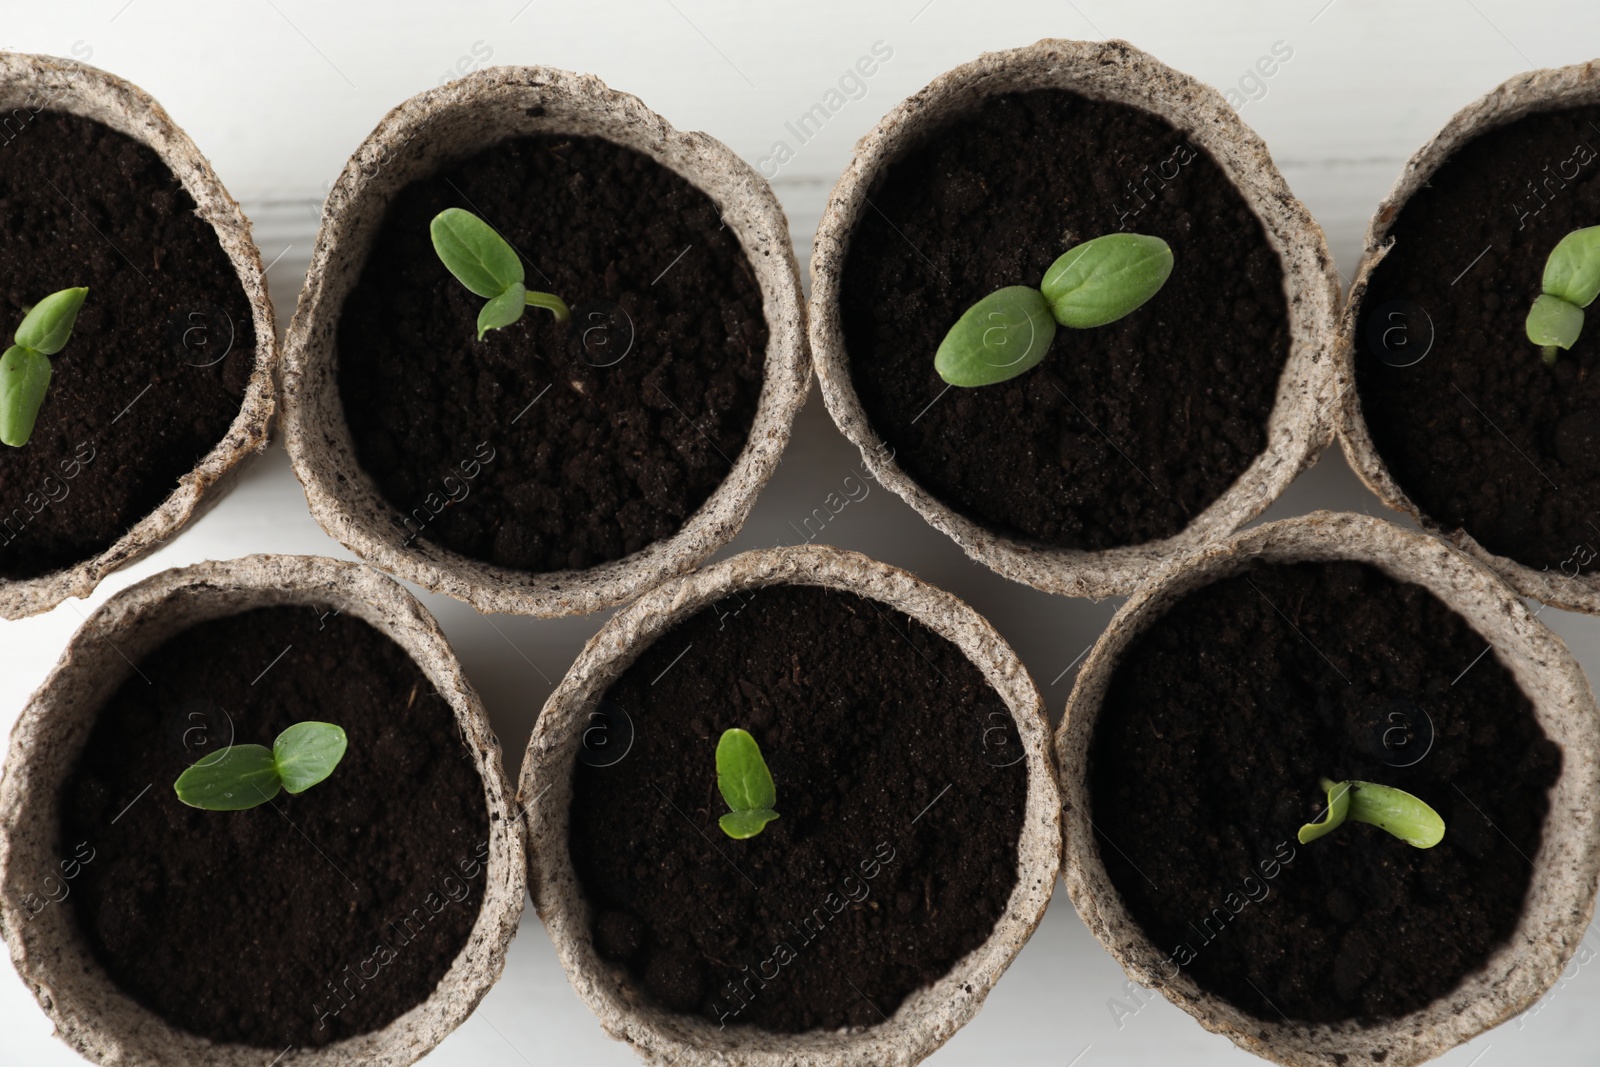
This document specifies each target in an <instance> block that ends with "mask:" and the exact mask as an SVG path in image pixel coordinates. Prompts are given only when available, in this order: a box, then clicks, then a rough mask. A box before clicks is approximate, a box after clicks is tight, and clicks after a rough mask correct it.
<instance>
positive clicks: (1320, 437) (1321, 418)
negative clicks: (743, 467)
mask: <svg viewBox="0 0 1600 1067" xmlns="http://www.w3.org/2000/svg"><path fill="white" fill-rule="evenodd" d="M1039 88H1063V89H1070V90H1073V91H1076V92H1080V93H1083V94H1085V95H1089V96H1093V97H1096V98H1100V99H1108V100H1113V101H1117V102H1120V103H1123V104H1127V105H1129V106H1133V107H1137V108H1139V109H1141V110H1143V111H1147V112H1150V113H1153V114H1155V115H1157V116H1158V117H1160V118H1162V119H1165V120H1166V121H1168V122H1170V123H1171V124H1172V125H1173V126H1174V127H1175V128H1176V129H1177V131H1178V132H1179V133H1180V134H1181V135H1183V136H1185V137H1186V139H1187V140H1188V141H1190V142H1191V143H1193V144H1196V145H1198V146H1200V147H1201V148H1204V149H1205V150H1206V151H1207V152H1208V153H1209V154H1210V155H1211V157H1212V158H1213V159H1214V160H1215V161H1216V162H1217V164H1218V165H1219V166H1220V167H1221V168H1222V170H1223V172H1224V173H1225V174H1227V175H1228V176H1229V177H1230V178H1231V179H1232V180H1233V183H1234V186H1235V188H1237V189H1238V191H1239V193H1240V195H1241V196H1242V197H1243V198H1244V200H1245V202H1246V203H1247V204H1248V205H1249V206H1250V208H1251V210H1252V211H1254V213H1255V214H1256V216H1257V218H1258V219H1259V220H1260V221H1261V224H1262V228H1263V230H1264V231H1265V233H1266V236H1267V240H1268V243H1269V244H1270V245H1271V246H1272V248H1273V249H1274V251H1276V252H1277V254H1278V258H1279V260H1280V262H1281V263H1282V265H1283V270H1284V290H1285V295H1286V296H1287V298H1288V308H1289V338H1290V345H1289V355H1288V358H1287V360H1286V361H1285V364H1284V369H1283V372H1282V374H1281V375H1280V377H1279V380H1278V388H1277V393H1276V398H1275V400H1274V403H1273V408H1272V412H1271V414H1270V416H1269V417H1268V423H1267V431H1268V432H1267V444H1266V447H1265V448H1264V449H1263V450H1262V452H1261V453H1260V454H1259V455H1258V456H1256V458H1255V460H1254V461H1253V462H1252V463H1251V464H1250V466H1249V467H1248V468H1246V470H1245V471H1244V473H1243V474H1241V475H1240V476H1239V478H1238V479H1236V480H1235V481H1234V483H1233V484H1232V485H1231V486H1230V487H1229V488H1228V489H1227V491H1225V492H1224V493H1223V494H1222V495H1221V496H1219V497H1218V498H1217V499H1216V500H1214V501H1212V503H1211V504H1210V505H1209V506H1207V507H1206V508H1205V510H1203V511H1202V512H1201V513H1200V514H1199V515H1197V516H1196V517H1195V518H1194V519H1192V520H1191V521H1190V522H1189V524H1188V525H1187V526H1186V527H1184V529H1183V530H1182V531H1180V532H1179V533H1177V534H1174V535H1173V536H1171V537H1167V538H1162V539H1159V540H1155V541H1148V542H1145V543H1143V544H1137V545H1123V546H1118V547H1115V548H1110V549H1103V550H1098V551H1085V550H1079V549H1064V548H1051V547H1045V546H1042V545H1038V544H1034V543H1030V542H1027V541H1023V540H1019V539H1014V538H1012V537H1010V536H1004V535H1001V534H998V533H995V532H993V531H991V530H989V529H988V528H986V527H984V526H982V525H981V524H979V523H977V522H975V521H973V520H972V519H969V518H967V517H965V516H964V515H961V514H960V513H958V512H957V511H956V510H955V509H953V508H952V507H950V506H949V505H947V504H945V503H943V502H941V501H940V500H938V499H936V498H935V497H934V496H933V495H932V494H930V493H929V492H928V491H927V490H925V489H923V488H922V487H921V486H920V485H918V484H917V483H916V482H915V481H913V480H912V479H911V478H910V477H909V476H908V475H907V474H906V473H905V471H904V470H902V469H901V467H900V466H899V464H898V463H896V462H895V461H894V458H893V449H892V448H890V447H889V446H888V445H887V444H886V443H885V442H884V441H883V440H882V438H881V437H880V436H879V435H878V433H877V431H876V430H874V429H873V427H872V425H871V423H870V421H869V419H868V417H867V414H866V411H865V409H864V408H863V407H862V404H861V401H860V398H859V397H858V396H857V395H856V391H855V387H854V385H853V383H852V382H851V378H850V367H849V357H848V354H847V353H846V351H845V342H844V331H843V326H842V323H841V321H840V313H839V292H840V287H841V281H842V276H843V272H844V266H845V261H846V259H847V257H848V252H849V244H850V235H851V232H852V230H853V229H854V226H855V222H856V220H857V218H858V217H859V216H860V214H861V212H862V210H863V205H864V204H865V203H866V201H867V193H868V191H869V190H870V189H871V187H872V184H873V182H874V181H875V180H876V179H877V177H878V175H879V174H880V173H881V172H882V171H883V169H884V168H885V167H886V166H888V165H889V164H890V163H892V162H893V161H894V160H895V159H896V158H897V157H898V156H899V154H900V153H901V152H902V151H903V150H904V149H906V148H907V147H909V146H910V145H913V144H915V143H916V142H917V140H918V138H919V137H920V134H921V131H922V130H923V129H925V128H928V127H934V128H936V127H937V126H938V125H940V124H941V123H943V122H944V121H946V120H947V119H948V118H949V117H951V115H952V114H956V113H959V111H960V109H961V108H962V107H963V106H964V102H965V101H970V100H974V99H982V98H987V97H989V96H993V95H997V94H1000V93H1006V92H1014V91H1018V90H1022V89H1039ZM811 279H812V286H811V292H812V296H811V325H810V330H811V351H812V359H813V361H814V362H815V364H816V368H817V378H818V380H819V383H820V385H821V389H822V396H823V399H824V401H825V402H826V403H827V407H828V412H829V414H830V415H832V417H833V421H834V423H835V424H836V425H837V426H838V427H839V430H840V432H841V433H843V434H844V435H845V437H847V438H849V440H850V441H851V443H853V444H854V445H855V446H856V447H857V448H858V449H860V451H861V456H862V459H863V461H864V462H865V463H866V465H867V467H868V469H869V470H871V471H872V473H873V475H874V477H876V478H877V479H878V480H879V481H880V482H882V483H883V484H885V485H887V486H888V487H889V488H890V489H892V490H893V491H894V492H895V493H896V494H897V495H898V496H899V497H900V498H901V499H903V500H904V501H905V502H906V503H908V504H910V505H911V507H912V508H913V509H915V510H916V512H917V513H918V514H919V515H921V516H922V517H923V518H924V519H925V520H926V521H927V522H928V523H929V524H930V525H932V526H933V527H935V528H936V529H938V530H940V531H941V532H943V533H945V534H947V535H948V536H949V537H950V538H951V539H952V540H954V541H955V542H956V543H957V544H958V545H960V546H961V548H962V549H963V550H964V551H965V552H966V553H967V555H968V556H970V557H971V558H973V559H975V560H977V561H978V562H980V563H982V564H984V565H985V566H987V567H989V568H990V569H992V570H994V571H996V572H997V573H999V574H1001V575H1003V576H1005V577H1006V578H1010V579H1011V580H1013V581H1018V582H1023V583H1025V584H1027V585H1031V586H1033V587H1034V588H1036V589H1040V590H1043V591H1045V592H1048V593H1060V594H1063V595H1067V596H1088V597H1094V598H1096V599H1099V598H1101V597H1106V596H1125V595H1127V594H1129V593H1131V592H1132V591H1133V590H1134V589H1135V588H1136V587H1137V586H1138V585H1139V583H1140V582H1142V581H1143V580H1144V578H1145V577H1146V576H1147V575H1148V573H1149V572H1150V570H1151V568H1153V567H1155V566H1158V565H1159V564H1161V563H1162V562H1163V561H1165V560H1167V559H1169V558H1171V557H1172V556H1174V555H1177V554H1180V553H1182V552H1184V551H1187V550H1189V549H1191V548H1193V547H1194V546H1196V545H1199V544H1204V543H1205V542H1207V541H1209V540H1212V539H1215V538H1217V537H1222V536H1226V535H1227V534H1229V533H1232V532H1233V531H1234V530H1236V529H1238V528H1239V527H1240V526H1242V525H1243V524H1244V523H1245V522H1247V521H1249V520H1250V519H1252V518H1254V517H1255V516H1256V515H1258V514H1260V513H1261V512H1262V511H1263V510H1265V509H1266V508H1267V506H1268V505H1270V504H1271V503H1272V502H1273V501H1274V500H1275V499H1277V497H1278V496H1279V495H1280V494H1281V493H1282V492H1283V490H1284V488H1285V487H1287V486H1288V484H1289V483H1290V481H1292V480H1293V479H1294V477H1295V476H1296V475H1297V474H1299V473H1300V472H1301V471H1302V470H1305V469H1306V468H1307V467H1309V466H1311V465H1312V464H1313V463H1315V462H1316V460H1317V458H1318V456H1319V455H1320V454H1321V452H1322V450H1323V449H1324V448H1325V447H1326V446H1327V445H1328V444H1329V443H1330V442H1331V441H1332V439H1333V424H1332V414H1331V409H1332V403H1333V400H1334V398H1335V397H1336V396H1337V393H1338V382H1337V381H1336V379H1335V370H1334V363H1333V360H1332V358H1331V354H1330V348H1331V344H1332V335H1333V321H1334V314H1335V312H1336V309H1337V306H1338V303H1339V281H1338V274H1337V272H1336V271H1335V270H1334V266H1333V259H1332V257H1331V256H1330V255H1329V254H1328V249H1327V243H1326V240H1325V239H1324V237H1323V233H1322V229H1321V227H1319V226H1318V225H1317V223H1316V221H1315V220H1314V219H1313V218H1312V217H1311V214H1310V212H1309V211H1307V210H1306V208H1305V206H1304V205H1303V204H1301V203H1300V202H1299V201H1298V200H1296V199H1295V198H1294V196H1293V194H1292V193H1291V192H1290V191H1289V187H1288V185H1287V183H1285V182H1284V180H1283V176H1282V175H1281V174H1279V173H1278V170H1277V168H1276V166H1274V164H1273V162H1272V157H1271V155H1270V153H1269V152H1268V151H1267V147H1266V145H1265V143H1264V142H1262V140H1261V138H1260V137H1258V136H1257V135H1256V134H1255V132H1254V131H1252V130H1251V129H1250V128H1249V127H1248V126H1246V125H1245V123H1244V122H1243V121H1242V120H1241V119H1240V118H1239V117H1238V114H1237V113H1236V112H1235V111H1234V110H1233V108H1231V107H1229V106H1228V104H1227V101H1226V100H1224V99H1223V97H1222V94H1221V93H1219V92H1217V91H1216V90H1215V89H1213V88H1212V87H1210V86H1209V85H1204V84H1201V83H1200V82H1197V81H1196V80H1194V79H1193V78H1191V77H1190V76H1189V75H1187V74H1184V73H1182V72H1180V71H1177V70H1174V69H1173V68H1171V67H1169V66H1167V65H1166V64H1164V63H1162V62H1161V61H1160V60H1158V59H1156V58H1154V57H1153V56H1151V55H1149V54H1148V53H1146V52H1144V51H1141V50H1140V49H1138V48H1135V47H1134V46H1133V45H1131V44H1129V43H1128V42H1126V41H1120V40H1111V41H1104V42H1099V41H1073V40H1063V39H1049V38H1047V39H1044V40H1041V41H1038V42H1037V43H1035V44H1032V45H1028V46H1026V47H1022V48H1014V49H1010V50H1008V51H1002V52H986V53H984V54H983V55H981V56H980V57H979V58H977V59H975V60H973V61H971V62H968V63H964V64H962V65H960V66H958V67H955V68H953V69H952V70H950V71H947V72H946V73H944V74H941V75H940V76H939V77H937V78H935V79H934V80H933V81H932V82H930V83H929V84H928V85H927V86H926V87H924V88H923V89H921V90H919V91H918V92H916V93H914V94H912V95H911V96H909V97H907V98H906V99H905V100H904V101H902V102H901V103H899V104H898V105H896V106H895V108H894V109H893V110H891V111H890V112H889V113H888V114H887V115H885V116H884V117H883V119H882V120H880V121H879V122H878V124H877V125H876V126H875V127H873V129H872V130H871V131H870V132H869V133H867V134H866V136H864V137H862V139H861V140H860V142H859V143H858V144H857V146H856V150H855V154H854V155H853V156H852V157H851V160H850V163H849V165H848V166H847V167H846V168H845V171H844V173H843V174H842V175H841V176H840V177H839V181H838V183H837V184H836V185H835V186H834V188H833V192H832V194H831V195H830V197H829V200H828V208H827V211H826V213H825V214H824V215H823V218H822V222H821V224H820V225H819V226H818V228H817V237H816V249H815V251H814V252H813V254H812V257H811Z"/></svg>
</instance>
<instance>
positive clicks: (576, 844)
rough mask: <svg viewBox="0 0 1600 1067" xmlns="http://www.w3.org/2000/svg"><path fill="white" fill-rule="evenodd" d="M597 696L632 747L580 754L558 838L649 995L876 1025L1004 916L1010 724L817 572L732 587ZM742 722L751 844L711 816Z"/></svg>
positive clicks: (1017, 768)
mask: <svg viewBox="0 0 1600 1067" xmlns="http://www.w3.org/2000/svg"><path fill="white" fill-rule="evenodd" d="M680 656H681V657H682V658H679V657H680ZM606 699H607V700H609V701H610V702H611V704H610V705H608V706H607V707H608V708H620V709H622V711H623V712H625V713H626V715H627V717H628V720H631V722H632V725H633V736H632V748H631V749H629V750H627V756H626V757H625V758H623V759H621V760H620V761H616V762H614V763H612V764H611V765H610V766H598V765H594V764H595V763H597V762H607V761H605V760H590V761H588V762H586V759H587V757H586V758H585V759H580V762H579V765H578V766H577V768H576V776H575V780H574V792H573V799H572V811H571V818H572V822H571V828H570V834H569V847H570V848H571V850H572V860H573V864H574V866H575V867H576V869H577V872H578V876H579V880H580V882H581V884H582V886H583V891H584V893H585V895H586V896H587V898H588V900H589V902H590V906H591V908H592V909H593V918H594V936H595V942H596V945H597V946H598V948H599V951H600V952H601V954H602V955H603V956H605V957H606V958H608V959H611V960H614V961H617V962H619V963H621V964H622V965H623V966H624V967H625V968H626V970H627V972H628V973H629V974H630V975H631V976H632V979H633V981H634V982H635V983H636V984H637V985H638V987H640V989H641V990H642V991H643V993H644V995H645V996H646V997H647V998H648V999H650V1000H652V1001H654V1002H656V1003H659V1004H661V1005H663V1006H665V1007H666V1008H668V1009H671V1010H675V1011H681V1012H690V1013H698V1014H701V1015H703V1016H705V1017H706V1018H708V1019H711V1020H713V1021H721V1022H723V1023H725V1024H726V1025H730V1026H731V1025H754V1026H759V1027H761V1028H762V1029H765V1030H773V1031H781V1032H798V1031H803V1030H817V1029H834V1028H838V1027H844V1026H869V1025H872V1024H875V1023H878V1022H881V1021H882V1020H883V1018H884V1016H887V1015H892V1014H893V1013H894V1011H895V1009H896V1008H898V1007H899V1005H900V1002H901V1001H902V1000H904V999H905V998H906V996H907V995H908V994H910V993H912V992H913V991H915V990H916V989H918V988H921V987H922V986H925V985H927V984H929V983H930V982H933V981H935V980H937V979H938V978H940V977H942V976H943V975H944V974H946V973H947V972H948V971H949V969H950V967H951V965H952V964H954V963H955V962H956V961H957V960H958V959H960V958H961V957H962V956H964V955H965V954H966V953H968V952H970V951H972V950H973V949H975V948H977V947H978V946H979V945H980V944H982V943H983V941H984V940H985V939H986V938H987V937H988V936H989V933H990V932H991V931H992V930H993V928H994V924H995V921H996V919H998V918H999V916H1000V915H1001V914H1002V912H1003V911H1004V910H1005V906H1006V903H1007V902H1008V901H1009V899H1010V895H1011V891H1012V887H1013V886H1014V884H1015V882H1016V861H1017V838H1018V836H1019V834H1020V833H1021V829H1022V809H1023V802H1024V799H1025V797H1026V794H1027V778H1026V773H1025V765H1024V764H1022V763H1020V762H1016V763H1013V762H1011V761H1012V760H1016V759H1018V758H1020V755H1021V752H1020V748H1019V745H1018V741H1017V738H1016V733H1015V728H1014V726H1013V727H1012V728H1011V729H1010V730H1004V729H1002V728H1001V724H1006V723H1011V722H1012V720H1011V718H1010V714H1009V712H1008V711H1007V709H1006V706H1005V704H1004V703H1003V702H1002V701H1001V700H1000V698H999V696H998V694H997V693H996V692H995V691H994V689H993V688H992V687H990V686H989V684H988V683H987V682H986V681H985V680H984V678H983V676H982V674H981V673H980V672H979V671H978V669H977V668H976V667H975V666H973V664H972V663H971V662H970V661H969V660H968V659H967V658H966V657H965V656H964V655H963V654H962V653H961V651H960V650H959V649H957V648H956V647H955V646H954V645H953V644H951V643H950V642H948V641H946V640H945V639H944V638H942V637H940V636H938V635H937V634H934V633H932V632H930V631H928V630H927V629H925V628H923V627H922V626H921V625H919V624H918V623H916V622H913V621H912V620H911V619H910V618H908V617H907V616H905V615H903V614H901V613H900V612H897V611H894V610H892V609H887V608H884V607H882V606H880V605H877V604H875V603H874V602H872V601H870V600H864V599H862V598H860V597H858V596H855V595H853V594H841V593H837V592H831V591H824V590H821V589H817V588H812V587H798V586H782V587H774V588H768V589H762V590H759V591H756V592H754V593H751V594H746V595H745V596H744V597H742V598H741V597H734V598H730V599H728V600H725V601H723V602H721V603H720V604H717V605H714V606H713V607H711V608H707V609H706V610H705V611H703V612H701V613H700V614H698V615H696V616H694V617H693V618H692V619H690V620H688V621H687V622H685V623H683V624H681V625H679V626H677V627H675V628H674V629H673V630H671V631H670V632H669V633H667V634H665V635H663V636H662V637H660V638H659V639H657V640H656V642H655V643H654V644H653V645H651V646H650V648H648V649H647V650H646V651H645V652H644V653H643V654H642V655H641V656H640V657H639V659H638V660H637V661H635V663H634V664H633V665H632V666H631V667H629V668H628V670H627V671H626V672H625V673H624V674H623V675H622V677H621V678H619V679H618V680H617V681H616V682H615V683H614V684H613V685H612V687H611V689H610V691H609V692H608V693H607V698H606ZM609 713H610V714H611V715H612V716H613V717H615V718H616V719H617V721H619V722H620V721H622V720H621V718H620V717H619V716H617V713H616V712H614V711H612V712H609ZM735 726H738V727H741V728H744V729H747V730H749V731H750V732H751V733H752V734H753V735H754V736H755V738H756V741H757V743H759V744H760V745H761V749H762V753H763V755H764V756H765V758H766V761H767V764H768V766H769V767H770V768H771V771H772V776H773V779H774V780H775V782H776V784H777V792H778V800H777V806H776V810H777V811H778V813H779V817H778V819H777V820H776V821H775V822H771V823H769V824H767V827H766V829H764V830H763V831H762V832H761V833H760V834H759V835H757V836H756V837H753V838H749V839H747V840H744V841H734V840H732V839H730V838H728V837H727V836H726V835H725V834H723V832H722V831H721V829H720V828H719V827H718V826H717V820H718V818H719V817H720V816H721V815H722V814H724V813H725V812H726V811H727V810H728V809H727V805H726V804H725V803H724V802H723V800H722V797H721V795H720V793H719V792H718V790H717V783H716V766H715V752H716V746H717V742H718V739H719V738H720V737H721V736H722V732H723V731H724V730H726V729H729V728H731V727H735ZM986 727H987V728H992V730H991V733H990V734H989V737H988V740H989V741H990V745H989V747H988V750H987V752H986V751H985V747H984V741H985V729H986ZM592 747H593V746H591V748H592ZM852 986H853V987H854V988H852ZM880 1013H881V1014H880Z"/></svg>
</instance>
